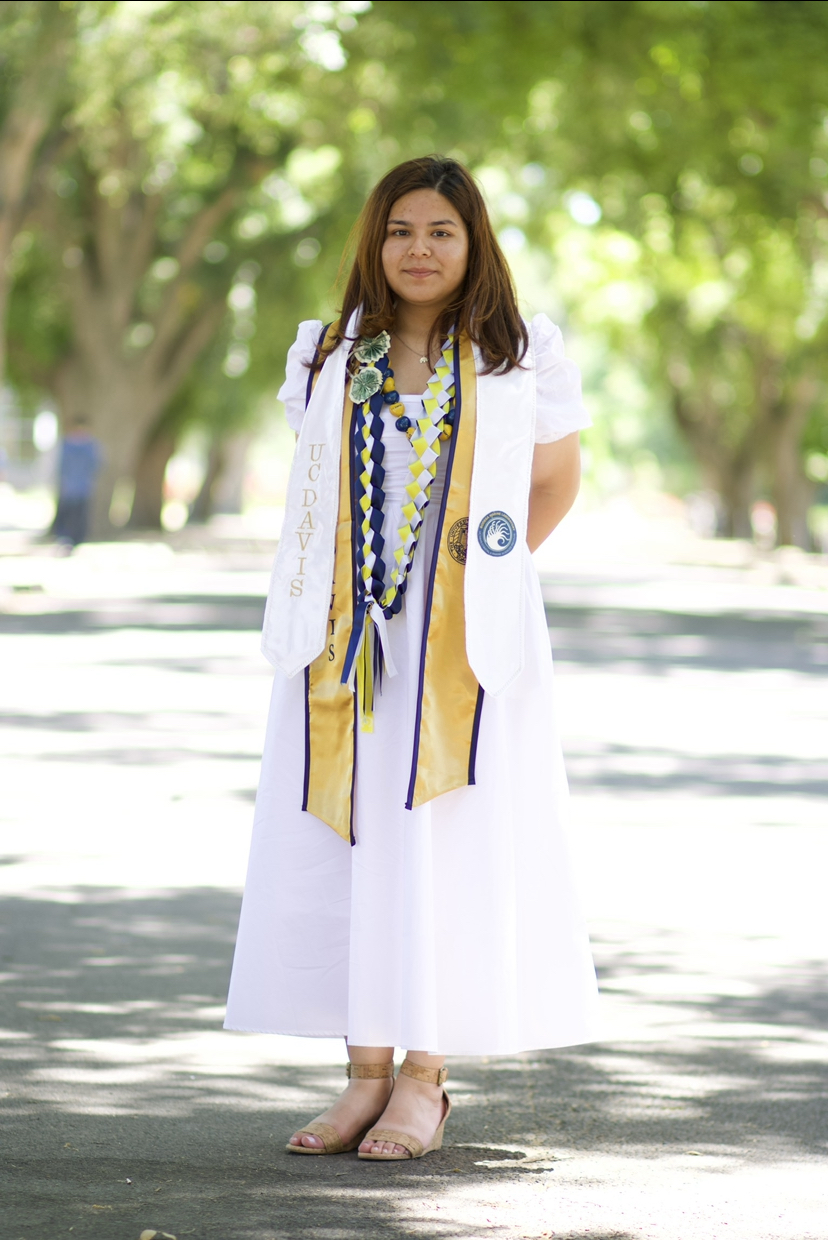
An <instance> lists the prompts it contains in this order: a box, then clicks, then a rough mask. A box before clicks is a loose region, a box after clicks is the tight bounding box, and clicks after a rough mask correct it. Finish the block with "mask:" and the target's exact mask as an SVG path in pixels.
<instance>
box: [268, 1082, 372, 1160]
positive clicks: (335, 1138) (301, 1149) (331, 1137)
mask: <svg viewBox="0 0 828 1240" xmlns="http://www.w3.org/2000/svg"><path fill="white" fill-rule="evenodd" d="M345 1075H346V1076H347V1077H348V1079H349V1080H350V1079H351V1077H353V1078H354V1079H355V1080H358V1081H359V1080H363V1081H365V1080H368V1081H379V1080H382V1078H383V1077H387V1076H393V1075H394V1065H393V1063H349V1064H347V1065H346V1067H345ZM387 1105H388V1104H387V1103H385V1104H384V1105H383V1110H385V1107H386V1106H387ZM367 1131H368V1129H367V1128H366V1129H364V1130H363V1131H362V1132H361V1133H359V1134H358V1135H357V1136H356V1137H354V1139H353V1141H349V1142H348V1144H347V1145H346V1144H345V1142H344V1141H343V1140H342V1138H341V1137H340V1135H339V1133H338V1132H337V1131H336V1129H335V1128H334V1126H333V1124H326V1123H324V1121H322V1120H318V1119H315V1120H312V1121H311V1122H310V1123H309V1124H305V1127H304V1128H300V1129H298V1131H297V1132H295V1133H294V1134H293V1135H294V1136H295V1137H301V1136H302V1135H303V1133H307V1134H308V1135H309V1136H311V1137H321V1138H322V1141H323V1145H322V1148H321V1149H319V1148H318V1147H316V1146H313V1145H291V1144H290V1142H288V1143H287V1145H286V1146H285V1150H286V1151H287V1153H288V1154H347V1153H348V1152H349V1151H350V1150H355V1149H356V1148H357V1146H358V1145H360V1144H361V1142H363V1141H364V1140H365V1134H366V1133H367Z"/></svg>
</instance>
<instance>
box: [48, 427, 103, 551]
mask: <svg viewBox="0 0 828 1240" xmlns="http://www.w3.org/2000/svg"><path fill="white" fill-rule="evenodd" d="M102 460H103V457H102V453H101V446H100V444H99V443H98V441H97V439H96V438H95V437H94V435H93V434H92V433H91V431H90V430H89V424H88V422H87V421H86V419H85V418H75V419H74V421H73V422H72V424H71V426H70V428H69V430H68V431H67V432H66V434H65V435H64V437H63V442H62V444H61V445H60V464H59V467H58V502H57V511H56V513H55V519H54V521H53V523H52V534H53V535H54V537H55V538H56V539H57V541H58V542H59V543H62V544H63V545H64V546H67V547H70V548H71V547H76V546H77V545H78V543H82V542H84V541H85V539H86V535H87V532H88V529H89V507H90V504H91V502H92V497H93V496H94V494H95V483H96V481H97V478H98V473H99V472H100V468H101V464H102Z"/></svg>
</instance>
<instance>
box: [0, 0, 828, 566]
mask: <svg viewBox="0 0 828 1240" xmlns="http://www.w3.org/2000/svg"><path fill="white" fill-rule="evenodd" d="M56 12H59V13H60V14H61V15H62V21H63V22H64V23H65V22H71V23H72V37H71V40H70V45H69V50H68V52H67V53H66V62H65V70H64V72H63V73H62V75H61V78H60V89H57V90H55V91H53V92H52V102H51V104H50V107H51V122H50V125H49V126H48V129H47V131H46V132H45V133H44V136H43V138H42V141H41V142H40V144H39V146H38V149H37V151H36V155H35V158H34V159H33V161H32V166H31V175H30V187H29V191H28V197H27V202H26V211H25V217H24V218H21V219H20V221H19V227H18V228H17V230H16V236H15V237H14V239H13V240H11V241H10V242H9V255H8V265H9V270H10V271H11V272H12V274H13V278H14V293H13V297H12V302H11V308H10V315H9V331H8V337H9V356H10V361H9V373H10V376H11V378H12V381H13V382H14V383H15V385H16V386H17V387H18V389H19V390H20V391H22V392H24V393H26V392H28V393H29V394H30V398H31V399H35V398H36V395H37V394H38V393H42V392H44V391H46V392H50V393H52V394H54V395H56V396H57V397H58V399H59V401H60V404H61V406H62V409H63V411H64V413H65V414H70V413H71V412H72V411H73V410H81V409H83V410H84V411H85V412H87V413H90V414H91V415H92V417H93V418H94V420H95V423H96V426H97V427H98V430H99V433H101V434H102V436H103V437H104V439H105V441H106V444H107V453H108V457H109V461H110V474H109V477H108V481H107V485H108V487H109V488H110V491H111V488H112V486H113V485H114V484H115V482H116V480H117V479H118V478H123V477H125V476H126V477H129V476H131V477H135V476H136V475H137V476H138V477H139V481H140V479H141V478H142V477H143V475H142V460H145V458H148V454H149V455H152V453H153V452H154V454H155V455H154V456H153V457H152V460H153V462H154V464H153V468H152V469H151V470H150V469H145V470H144V474H146V475H147V478H149V476H150V475H152V478H153V479H154V481H153V482H152V486H150V484H149V483H147V487H148V488H149V490H148V492H147V495H146V496H145V499H146V500H147V502H146V503H144V505H143V514H144V515H143V516H142V518H141V519H142V520H145V519H155V518H152V516H151V514H152V513H153V512H156V513H157V510H158V508H159V505H160V481H159V477H161V478H162V477H163V469H162V470H161V474H160V475H159V461H160V462H161V464H163V454H164V452H167V453H169V452H171V451H172V450H173V449H174V447H175V444H176V442H178V440H179V439H180V436H181V435H182V434H183V433H184V432H185V431H186V428H187V427H188V426H192V425H193V424H196V423H197V424H200V425H201V426H203V427H204V428H205V432H206V433H207V435H208V436H209V438H210V439H211V441H212V443H213V445H214V449H215V451H214V453H213V458H214V464H215V462H217V461H219V459H220V457H221V444H222V442H223V440H225V439H227V437H228V436H232V435H234V434H238V432H239V431H240V430H241V429H243V427H244V426H245V425H249V424H250V423H251V422H253V421H255V419H256V418H257V417H258V416H260V415H261V410H262V409H263V408H264V407H265V406H267V405H268V404H269V403H272V394H273V392H274V390H275V388H277V387H278V384H279V382H280V379H281V376H282V373H283V357H284V352H285V349H286V347H287V345H288V344H289V343H290V340H291V338H292V335H293V332H294V330H295V325H296V322H297V320H298V319H300V318H302V317H307V316H310V315H320V316H322V317H325V316H328V317H330V316H331V315H332V314H333V313H334V311H335V305H336V299H335V294H334V293H333V292H332V285H333V283H334V280H335V276H336V271H337V267H338V263H339V256H340V253H341V251H342V248H343V246H345V244H346V241H347V236H348V232H349V229H350V226H351V224H352V222H353V219H354V217H355V216H356V214H357V212H358V210H359V206H360V205H361V202H362V200H363V199H364V195H365V193H366V192H367V190H368V189H369V188H370V186H371V185H372V184H373V182H374V181H375V180H376V179H377V177H378V176H379V175H381V173H382V172H383V171H385V169H386V168H387V167H389V166H390V165H392V164H393V163H395V162H397V161H398V160H400V159H404V158H407V157H409V156H412V155H416V154H421V153H423V152H425V151H429V150H443V151H447V152H450V153H454V154H456V155H457V156H458V157H459V158H462V159H464V160H466V161H467V162H468V163H469V164H470V165H471V166H472V167H473V169H474V170H475V172H476V173H477V174H478V175H479V177H480V179H481V181H482V183H483V185H484V187H485V190H486V193H487V197H488V199H489V201H490V204H491V207H492V211H493V215H494V217H495V221H496V224H497V226H498V229H499V231H500V233H501V237H502V239H503V243H504V247H505V248H506V249H507V251H508V253H509V256H510V258H511V259H512V260H513V262H514V265H515V268H516V271H517V272H518V277H519V280H520V285H521V290H522V292H523V294H524V299H525V301H526V303H527V308H529V307H530V306H531V308H532V309H545V310H549V311H550V312H552V313H553V314H555V315H556V316H557V317H558V318H559V319H561V318H564V319H566V321H567V324H568V325H569V327H570V329H572V330H573V331H574V334H575V336H576V338H577V342H578V348H579V354H580V356H581V360H582V361H583V362H584V366H585V374H586V376H587V379H588V381H589V385H590V386H592V387H595V388H596V389H597V390H596V396H595V399H594V403H593V408H594V412H595V415H596V427H595V430H594V431H593V432H592V433H591V437H590V439H589V440H588V444H589V447H590V450H591V452H592V455H593V458H594V460H595V463H596V464H595V468H596V470H598V471H599V472H600V471H603V473H602V477H604V478H605V479H606V480H607V485H610V484H611V479H612V475H613V469H614V470H615V473H616V474H618V467H619V465H621V466H624V467H628V468H629V469H632V470H639V472H642V471H643V473H644V474H646V473H647V471H648V470H649V471H650V472H651V473H653V476H655V475H656V474H659V471H660V474H659V476H660V478H661V481H662V482H663V483H665V484H666V485H668V486H672V487H674V488H676V489H678V490H682V489H687V488H691V487H693V486H695V485H699V484H700V485H703V486H705V487H707V488H709V489H711V490H714V491H715V492H716V493H717V494H718V495H719V496H720V501H721V508H722V529H723V531H724V532H728V533H735V534H740V535H746V534H749V533H750V519H749V512H750V507H751V504H752V503H753V501H754V500H755V499H757V498H758V497H760V496H767V497H770V498H771V499H772V500H773V503H774V505H775V507H776V510H777V515H778V523H779V531H778V533H779V538H780V540H781V541H783V542H797V543H799V544H800V545H808V543H809V539H810V533H809V529H808V511H809V509H810V508H812V507H813V505H814V501H815V499H818V498H820V496H819V494H818V488H819V487H820V486H823V484H824V483H825V480H826V478H828V416H827V415H826V399H825V393H826V366H827V365H828V363H826V360H825V359H826V356H828V353H826V348H825V345H826V331H827V330H828V329H827V328H826V309H827V308H828V59H827V58H826V57H825V55H824V49H825V47H826V43H827V42H828V6H826V5H825V4H823V3H819V2H816V0H814V2H808V0H805V2H797V3H793V2H791V3H786V4H777V3H773V2H771V0H561V2H559V3H555V4H541V3H537V0H508V2H505V0H504V2H501V0H464V3H463V4H460V5H454V6H447V5H444V4H442V3H439V2H433V0H416V2H410V0H376V2H375V3H373V4H370V3H368V2H367V0H356V2H353V3H345V2H339V3H336V2H333V0H331V2H328V0H304V2H301V0H295V2H293V0H286V2H281V3H272V2H271V0H255V2H252V3H251V2H247V0H225V2H222V0H181V2H179V3H168V2H166V0H157V2H156V0H153V2H152V3H140V4H135V3H127V2H126V0H75V2H74V3H72V2H68V0H62V2H61V3H60V4H54V3H51V4H38V3H30V4H25V3H6V4H0V24H2V29H3V31H5V32H6V33H10V34H14V37H13V38H9V40H4V42H3V46H4V52H3V56H4V59H3V64H2V67H3V71H4V76H3V81H2V87H1V88H0V106H2V109H3V113H2V115H3V118H4V122H3V123H4V124H6V123H7V122H8V119H9V117H10V116H11V115H12V113H13V112H14V107H15V101H16V100H17V99H18V97H19V96H20V92H21V90H22V89H23V87H24V86H25V85H26V83H31V81H33V80H34V79H35V78H36V76H37V73H38V69H39V66H40V65H41V64H42V62H43V59H44V53H43V50H42V46H41V47H40V50H38V46H39V45H38V44H37V40H36V39H34V37H33V35H32V31H35V32H36V31H37V29H38V23H40V25H41V26H43V28H45V25H46V24H48V22H49V21H51V20H54V15H55V13H56ZM21 23H23V24H24V26H25V28H26V30H28V32H29V34H28V35H26V37H25V38H24V37H23V36H22V35H21V34H20V31H21V30H22V29H23V27H22V26H21ZM15 32H16V33H15ZM24 33H25V32H24ZM2 149H3V148H2V136H0V157H2ZM0 173H2V168H0ZM3 257H4V256H3V255H0V258H3ZM162 441H163V451H162V450H161V448H159V445H160V444H162ZM153 471H154V472H153ZM141 485H142V486H143V485H144V484H143V483H141ZM153 486H154V487H155V492H157V494H156V493H153V494H149V491H151V490H152V487H153ZM826 498H828V496H826V495H823V496H822V500H823V503H824V501H825V499H826ZM107 504H108V497H107V496H106V495H105V496H104V497H103V499H102V505H103V506H102V515H101V517H100V523H104V524H105V515H106V506H107ZM202 510H203V511H206V507H205V504H204V503H202ZM147 513H149V514H150V516H149V517H148V516H147Z"/></svg>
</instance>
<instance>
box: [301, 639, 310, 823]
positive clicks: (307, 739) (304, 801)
mask: <svg viewBox="0 0 828 1240" xmlns="http://www.w3.org/2000/svg"><path fill="white" fill-rule="evenodd" d="M304 675H305V779H304V784H303V787H302V809H303V810H307V808H308V789H309V788H310V749H311V747H310V663H309V664H308V665H307V667H306V668H305V673H304Z"/></svg>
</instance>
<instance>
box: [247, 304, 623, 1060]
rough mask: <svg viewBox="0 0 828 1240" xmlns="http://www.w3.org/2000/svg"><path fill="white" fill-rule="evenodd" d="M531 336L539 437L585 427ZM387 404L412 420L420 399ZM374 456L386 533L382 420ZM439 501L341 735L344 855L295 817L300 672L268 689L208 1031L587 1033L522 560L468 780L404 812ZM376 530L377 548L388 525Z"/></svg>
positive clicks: (389, 1036)
mask: <svg viewBox="0 0 828 1240" xmlns="http://www.w3.org/2000/svg"><path fill="white" fill-rule="evenodd" d="M321 328H322V324H321V323H317V322H309V323H303V324H301V325H300V330H299V336H298V338H297V341H296V344H295V345H294V346H293V348H292V349H291V351H290V354H289V356H288V369H287V380H286V382H285V384H284V386H283V388H282V390H281V392H280V397H281V399H282V400H283V401H284V403H285V407H286V411H287V417H288V421H289V423H290V425H291V426H292V427H293V429H294V430H298V429H299V427H300V425H301V419H302V415H303V412H304V404H305V388H306V385H307V376H308V371H307V369H306V366H305V365H304V364H303V363H305V362H307V361H308V360H310V358H311V357H312V355H313V350H314V346H315V343H316V340H317V339H318V336H319V333H320V331H321ZM533 328H534V334H535V350H536V358H537V367H538V377H537V384H538V415H537V436H536V438H537V442H541V443H543V442H551V441H553V440H555V439H560V438H562V437H563V436H564V435H567V434H569V433H570V432H572V431H574V430H577V429H579V428H581V427H584V426H588V425H589V418H588V416H587V415H586V413H585V411H584V409H583V406H582V404H581V399H580V377H579V375H578V371H577V368H576V367H575V366H574V364H573V363H572V362H571V361H569V360H567V359H566V358H565V356H564V352H563V344H562V341H561V335H560V332H559V331H558V329H557V328H554V327H553V326H552V324H551V323H549V321H548V320H543V321H542V322H541V323H540V325H539V324H538V320H537V319H536V320H535V324H534V325H533ZM404 399H405V403H406V407H407V409H409V410H410V411H411V412H414V413H416V412H417V410H418V409H419V408H420V397H419V396H417V397H405V398H404ZM383 442H384V444H385V448H386V453H385V460H384V462H383V463H384V465H385V467H386V479H385V489H386V494H387V497H388V499H387V506H386V514H389V513H390V514H391V517H390V521H393V519H394V514H395V513H396V512H397V511H398V508H397V505H398V504H399V503H400V499H401V496H402V490H403V487H404V485H405V482H406V481H407V480H408V476H410V475H407V464H408V461H409V459H410V452H411V448H410V445H409V442H408V439H407V438H406V437H405V435H403V434H401V433H400V432H399V431H397V430H396V428H395V426H394V423H393V420H392V419H391V417H390V415H388V414H385V415H384V433H383ZM441 490H442V473H441V472H439V473H438V477H437V480H436V481H435V484H434V486H433V488H432V501H431V504H430V507H429V509H428V510H427V513H426V517H425V525H424V530H423V533H422V535H421V541H420V546H419V547H418V550H417V553H416V556H415V561H414V565H413V567H412V570H411V574H410V577H409V583H408V588H407V592H406V595H405V603H404V606H403V610H402V611H401V613H400V614H399V615H398V616H395V617H394V618H393V619H392V620H391V621H390V622H389V625H388V632H389V640H390V644H391V652H392V657H393V661H394V663H395V665H396V668H397V675H396V677H394V678H393V679H390V678H388V677H386V678H385V680H384V684H383V689H382V694H381V696H379V697H378V699H377V700H376V702H375V722H374V732H373V733H372V734H369V733H363V732H359V733H358V739H357V745H358V749H357V778H356V788H355V813H354V830H355V837H356V844H355V845H353V846H351V845H349V844H348V843H347V842H346V841H344V840H343V839H341V838H340V837H339V836H338V835H336V834H335V832H334V831H333V830H331V828H330V827H328V826H326V825H325V824H324V823H322V822H320V821H319V819H317V818H315V817H313V815H311V814H309V813H306V812H303V811H302V808H301V805H302V783H303V771H304V685H303V677H302V676H301V675H298V676H295V677H293V678H292V679H288V678H287V677H286V676H284V675H283V674H282V673H281V672H279V671H277V672H276V673H275V675H274V684H273V696H272V701H271V707H270V715H269V720H268V726H267V733H266V739H265V748H264V757H263V762H262V773H261V780H260V783H259V790H258V796H257V800H256V813H255V818H254V826H253V839H252V845H251V854H250V866H249V870H248V875H247V883H246V886H245V892H244V901H243V906H242V912H241V921H240V925H239V934H238V941H237V945H236V954H235V959H234V963H233V973H232V978H231V984H230V994H229V998H228V1004H227V1019H226V1022H225V1027H226V1028H228V1029H243V1030H255V1031H258V1032H272V1033H284V1034H298V1035H304V1036H307V1037H332V1036H337V1035H346V1036H347V1038H348V1041H349V1042H350V1043H351V1044H352V1045H355V1046H400V1047H403V1048H405V1049H408V1050H421V1051H430V1052H432V1053H434V1054H438V1053H439V1054H449V1055H498V1054H512V1053H515V1052H517V1051H522V1050H534V1049H541V1048H544V1047H554V1046H567V1045H572V1044H574V1043H579V1042H585V1041H590V1040H592V1039H594V1038H595V1037H596V1036H597V1033H598V1025H597V987H596V981H595V972H594V969H593V965H592V958H591V955H590V950H589V942H588V939H587V934H586V930H585V926H584V921H583V917H582V914H581V911H580V907H579V901H578V897H577V892H576V890H575V885H574V882H573V875H572V867H571V863H570V857H569V852H568V848H567V840H566V820H565V815H566V800H567V785H566V775H565V773H564V767H563V759H562V756H561V748H560V742H559V739H558V733H557V729H556V724H555V711H554V696H553V678H552V654H551V650H550V645H549V635H548V631H547V625H546V617H545V614H544V607H543V601H542V598H541V592H540V585H539V582H538V577H537V573H536V571H535V568H534V565H533V563H532V560H531V557H530V556H529V554H528V551H527V552H526V554H525V589H526V594H527V607H526V634H525V649H526V665H525V668H524V671H523V673H522V675H521V677H520V680H519V682H518V683H516V684H514V685H513V686H512V687H511V689H510V690H508V691H507V693H506V694H505V695H503V696H501V697H498V698H492V697H488V696H487V697H486V698H484V703H483V711H482V718H481V724H480V734H479V741H478V751H477V770H476V778H477V782H476V784H475V785H474V786H471V787H467V788H461V789H457V790H455V791H453V792H449V793H446V794H445V795H443V796H440V797H437V798H436V799H435V800H434V801H431V802H430V803H428V804H426V805H423V806H421V807H419V808H417V809H414V810H406V809H405V808H404V803H405V795H406V789H407V785H408V777H409V766H410V755H411V747H412V737H413V721H414V710H415V705H416V698H417V672H418V665H419V656H420V638H421V634H422V626H423V611H424V604H425V595H426V581H427V573H426V568H427V566H428V562H429V559H430V557H431V554H432V552H433V528H434V527H433V517H434V514H435V513H436V512H437V511H438V509H439V502H438V501H439V497H440V493H441ZM385 528H386V537H388V534H387V530H388V528H389V517H388V515H386V527H385ZM390 528H391V529H392V530H393V529H394V525H393V524H391V525H390ZM389 550H392V548H389ZM389 558H390V557H389Z"/></svg>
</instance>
